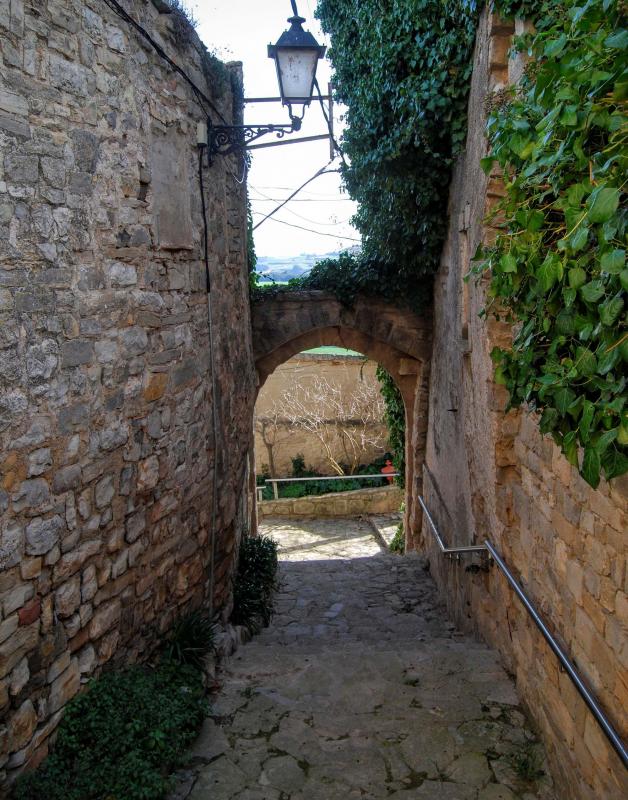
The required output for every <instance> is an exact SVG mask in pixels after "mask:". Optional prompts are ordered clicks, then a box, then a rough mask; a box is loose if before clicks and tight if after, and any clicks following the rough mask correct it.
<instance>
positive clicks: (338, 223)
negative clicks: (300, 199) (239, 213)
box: [250, 189, 349, 227]
mask: <svg viewBox="0 0 628 800" xmlns="http://www.w3.org/2000/svg"><path fill="white" fill-rule="evenodd" d="M256 191H257V192H258V194H261V195H262V197H264V198H265V200H266V201H270V202H275V201H273V200H272V198H270V197H268V196H267V195H265V194H264V193H263V192H260V191H259V189H257V190H256ZM250 200H251V202H252V203H263V202H265V200H260V199H259V198H257V197H251V198H250ZM293 202H296V201H293ZM286 211H287V212H288V213H289V214H293V215H294V216H295V217H297V219H302V220H303V221H304V222H310V223H311V224H312V225H324V226H325V227H327V226H332V225H345V224H346V223H347V222H349V220H348V219H345V220H343V221H342V222H320V221H319V220H317V219H310V218H309V217H304V216H302V215H301V214H297V212H296V211H292V209H290V208H287V209H286ZM253 213H255V214H256V215H257V216H259V217H263V216H264V215H263V214H262V213H260V212H257V211H256V212H253Z"/></svg>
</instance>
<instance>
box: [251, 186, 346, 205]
mask: <svg viewBox="0 0 628 800" xmlns="http://www.w3.org/2000/svg"><path fill="white" fill-rule="evenodd" d="M249 188H252V187H251V186H250V185H249ZM283 199H284V198H283V197H252V198H251V200H253V201H254V202H256V203H281V201H282V200H283ZM290 202H292V203H355V200H352V199H351V198H350V197H338V198H335V197H322V198H315V197H299V198H296V199H295V200H291V201H290Z"/></svg>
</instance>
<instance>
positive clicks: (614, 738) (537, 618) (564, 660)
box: [419, 495, 628, 769]
mask: <svg viewBox="0 0 628 800" xmlns="http://www.w3.org/2000/svg"><path fill="white" fill-rule="evenodd" d="M419 503H420V504H421V507H422V509H423V511H424V512H425V516H426V517H427V521H428V522H429V525H430V528H431V529H432V532H433V533H434V537H435V538H436V541H437V543H438V546H439V548H440V550H441V552H442V553H445V554H447V555H449V554H451V553H465V552H467V553H468V552H475V551H477V550H478V549H479V550H483V551H485V552H487V553H488V554H489V556H490V558H492V559H493V561H495V563H496V564H497V566H498V567H499V569H500V570H501V571H502V573H503V574H504V576H505V578H506V580H507V581H508V583H509V584H510V586H511V588H512V589H513V591H514V592H515V594H516V595H517V597H518V598H519V600H521V602H522V603H523V605H524V607H525V609H526V611H527V612H528V614H529V615H530V616H531V617H532V620H533V621H534V623H535V625H536V626H537V628H538V629H539V630H540V631H541V633H542V634H543V638H544V639H545V641H546V642H547V643H548V645H549V646H550V648H551V650H552V652H553V653H554V655H555V656H556V657H557V658H558V660H559V661H560V663H561V665H562V667H563V668H564V670H565V672H566V673H567V674H568V675H569V678H570V679H571V682H572V683H573V684H574V686H575V687H576V689H577V690H578V693H579V694H580V696H581V697H582V699H583V700H584V702H585V703H586V705H587V707H588V709H589V711H590V712H591V713H592V714H593V716H594V718H595V721H596V722H597V723H598V725H599V726H600V728H601V729H602V732H603V733H604V735H605V736H606V738H607V739H608V741H609V742H610V744H611V746H612V748H613V750H615V752H616V753H617V755H618V756H619V758H620V759H621V762H622V763H623V765H624V767H625V768H626V769H628V749H627V748H626V745H625V744H624V742H623V740H622V738H621V736H620V735H619V733H618V732H617V730H616V729H615V727H614V726H613V724H612V723H611V722H610V720H609V719H608V717H607V716H606V714H605V713H604V711H603V710H602V708H601V706H600V704H599V703H598V701H597V699H596V697H595V695H594V694H593V692H592V691H591V690H590V689H589V688H588V686H587V685H586V683H585V682H584V680H583V679H582V677H581V675H580V673H579V672H578V670H577V669H576V667H575V665H574V664H573V663H572V661H571V660H570V658H569V656H568V655H567V654H566V653H565V651H564V650H563V648H562V647H561V646H560V645H559V644H558V642H557V641H556V639H555V638H554V637H553V636H552V634H551V632H550V630H549V628H548V627H547V625H546V623H545V621H544V620H543V618H542V617H541V615H540V614H539V613H538V611H537V610H536V609H535V607H534V606H533V605H532V602H531V600H530V598H529V597H528V596H527V594H526V593H525V592H524V590H523V588H522V587H521V585H520V584H519V582H518V581H517V580H516V578H515V577H514V575H513V574H512V572H511V571H510V570H509V569H508V566H507V565H506V562H505V561H504V559H503V558H502V557H501V556H500V554H499V553H498V552H497V550H496V549H495V547H494V546H493V545H492V544H491V542H489V541H488V539H487V540H486V541H485V543H484V544H483V545H475V546H474V548H473V549H470V548H468V547H467V548H465V547H463V548H452V547H445V544H444V542H443V539H442V537H441V535H440V533H439V532H438V529H437V528H436V525H435V524H434V521H433V519H432V517H431V515H430V513H429V511H428V510H427V507H426V505H425V501H424V500H423V498H422V497H421V496H420V495H419Z"/></svg>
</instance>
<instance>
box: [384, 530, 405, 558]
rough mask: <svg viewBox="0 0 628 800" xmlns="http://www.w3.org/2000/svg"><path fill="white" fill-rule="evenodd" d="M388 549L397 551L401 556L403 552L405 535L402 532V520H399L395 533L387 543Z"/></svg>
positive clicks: (393, 551)
mask: <svg viewBox="0 0 628 800" xmlns="http://www.w3.org/2000/svg"><path fill="white" fill-rule="evenodd" d="M388 549H389V550H390V552H391V553H398V554H399V555H401V556H402V555H403V554H404V553H405V551H406V537H405V536H404V533H403V522H400V523H399V525H397V530H396V531H395V535H394V536H393V538H392V540H391V542H390V544H389V545H388Z"/></svg>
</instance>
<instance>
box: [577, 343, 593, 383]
mask: <svg viewBox="0 0 628 800" xmlns="http://www.w3.org/2000/svg"><path fill="white" fill-rule="evenodd" d="M575 366H576V369H577V370H578V372H579V373H580V375H584V376H586V377H589V376H591V375H595V373H596V372H597V359H596V358H595V355H594V354H593V353H592V352H591V351H590V350H589V349H588V348H586V347H578V348H576V365H575Z"/></svg>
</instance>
